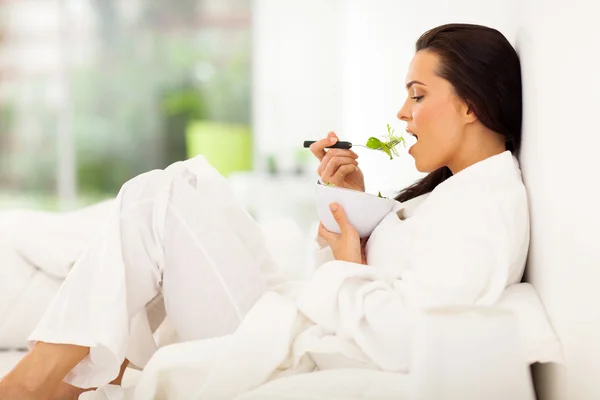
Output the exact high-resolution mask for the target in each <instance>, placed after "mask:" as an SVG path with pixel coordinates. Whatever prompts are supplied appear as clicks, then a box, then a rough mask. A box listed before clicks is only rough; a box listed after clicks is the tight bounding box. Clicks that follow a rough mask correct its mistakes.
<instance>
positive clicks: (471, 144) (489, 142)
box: [448, 128, 506, 174]
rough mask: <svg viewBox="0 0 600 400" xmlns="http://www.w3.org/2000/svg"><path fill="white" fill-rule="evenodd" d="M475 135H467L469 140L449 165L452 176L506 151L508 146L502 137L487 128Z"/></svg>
mask: <svg viewBox="0 0 600 400" xmlns="http://www.w3.org/2000/svg"><path fill="white" fill-rule="evenodd" d="M473 133H474V134H467V135H466V137H467V139H468V140H465V142H464V143H463V145H462V146H461V148H460V149H459V151H458V152H457V155H456V157H454V159H453V160H452V161H451V162H450V163H448V168H450V170H451V171H452V174H456V173H458V172H460V171H462V170H463V169H465V168H467V167H470V166H471V165H473V164H475V163H478V162H479V161H483V160H485V159H487V158H490V157H493V156H495V155H498V154H501V153H504V152H505V151H506V144H505V142H504V138H503V137H502V135H500V134H497V133H495V132H493V131H490V130H489V129H487V128H486V129H483V130H480V131H479V132H473ZM469 139H470V140H469Z"/></svg>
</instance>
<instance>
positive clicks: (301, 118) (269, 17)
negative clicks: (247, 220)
mask: <svg viewBox="0 0 600 400" xmlns="http://www.w3.org/2000/svg"><path fill="white" fill-rule="evenodd" d="M340 1H341V0H327V1H321V0H302V1H298V0H255V1H254V7H253V46H254V51H253V108H254V111H253V125H254V133H255V137H256V152H257V156H258V157H257V159H258V160H260V158H261V157H262V156H264V155H267V154H276V155H278V157H279V158H278V161H279V162H280V164H281V165H282V167H283V168H288V167H290V165H288V164H290V163H292V162H293V159H294V155H295V154H294V153H295V151H296V150H297V149H301V148H302V142H303V141H304V140H311V139H320V138H322V137H325V136H326V135H327V132H328V131H330V130H334V129H336V127H339V126H340V125H341V118H340V110H341V104H340V98H341V96H340V90H341V75H340V62H341V58H340V56H339V43H340V41H341V38H340V29H339V15H340V13H339V8H340Z"/></svg>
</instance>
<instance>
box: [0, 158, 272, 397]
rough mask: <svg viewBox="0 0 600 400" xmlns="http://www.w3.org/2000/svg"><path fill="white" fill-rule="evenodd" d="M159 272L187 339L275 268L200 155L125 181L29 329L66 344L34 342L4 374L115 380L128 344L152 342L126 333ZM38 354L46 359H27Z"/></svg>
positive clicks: (46, 385)
mask: <svg viewBox="0 0 600 400" xmlns="http://www.w3.org/2000/svg"><path fill="white" fill-rule="evenodd" d="M165 265H166V268H165ZM163 270H164V273H165V280H164V284H165V297H166V298H165V303H166V308H167V310H168V312H169V313H170V314H171V315H170V319H172V320H173V324H174V326H175V328H176V330H177V331H178V333H179V334H180V336H182V337H183V338H184V339H198V338H202V337H209V336H216V335H221V334H224V333H230V332H232V331H233V330H234V329H235V328H236V326H237V324H239V322H240V320H241V319H242V318H243V316H244V315H245V313H246V312H247V311H248V310H249V309H250V307H251V306H252V305H253V304H254V302H255V301H256V300H258V298H259V297H260V296H261V295H262V293H264V291H265V290H266V288H267V287H268V284H267V278H266V274H269V273H272V272H273V271H274V265H273V262H272V260H271V258H270V255H269V254H268V251H267V250H266V247H265V244H264V239H263V238H262V234H261V232H260V229H259V228H258V226H257V225H256V223H254V221H252V220H251V218H250V217H249V215H248V214H247V213H246V212H245V211H244V210H243V209H242V208H241V207H240V206H239V205H238V204H237V203H236V202H235V201H234V199H233V194H232V192H231V190H230V189H229V187H228V185H227V182H226V180H225V179H224V178H223V177H221V176H220V175H219V174H218V173H217V172H216V171H215V170H214V169H212V167H210V166H209V165H208V164H207V163H206V162H205V161H204V160H203V159H195V160H190V161H188V162H186V163H179V164H176V165H174V166H171V167H169V168H168V169H167V170H166V171H153V172H151V173H148V174H144V175H142V176H140V177H137V178H135V179H133V180H132V181H130V182H128V183H127V184H126V185H124V187H123V189H122V190H121V192H120V193H119V196H118V198H117V201H116V202H115V205H114V208H113V210H112V213H111V215H110V216H109V217H108V219H107V220H106V224H105V226H104V228H103V229H102V231H101V234H100V235H99V236H98V237H97V238H96V240H95V242H94V243H93V244H92V246H90V248H89V250H88V251H87V252H86V253H85V254H84V255H83V257H82V258H81V259H80V260H79V261H78V262H77V264H76V265H75V267H74V268H73V270H72V271H71V273H70V274H69V276H68V277H67V279H66V281H65V283H64V284H63V286H62V287H61V290H60V291H59V293H58V295H57V296H56V298H55V299H54V301H53V302H52V304H51V305H50V307H49V310H48V311H47V313H46V315H45V316H44V318H43V319H42V321H41V322H40V324H39V325H38V327H37V328H36V330H35V331H34V333H33V334H32V336H31V339H32V340H34V341H38V342H42V343H41V344H47V343H56V344H58V345H59V346H62V347H47V346H46V345H43V346H42V345H36V346H34V348H33V351H32V352H31V353H32V354H31V355H30V356H28V357H27V358H26V359H25V360H23V362H22V363H20V364H19V366H17V368H15V370H14V371H13V372H12V373H11V375H9V376H7V379H6V381H5V382H8V383H12V384H14V385H15V386H18V383H19V382H20V381H19V378H20V379H23V378H24V377H26V376H29V375H30V374H31V375H33V374H35V375H36V376H38V379H37V380H36V381H34V383H35V385H34V386H33V387H32V385H31V382H29V383H28V384H29V389H30V390H33V391H39V389H40V388H43V389H44V391H43V392H44V393H50V392H52V390H53V389H56V387H57V386H58V385H59V384H60V382H61V381H62V379H63V378H64V376H65V375H66V374H67V373H69V371H71V372H70V373H69V376H68V377H67V378H68V379H67V381H68V382H69V383H72V384H74V385H76V386H78V387H82V388H89V387H94V386H101V385H104V384H106V383H108V382H110V381H112V380H113V379H114V378H115V377H116V376H117V375H118V373H119V369H120V368H119V367H120V366H121V363H122V362H123V360H124V358H125V356H126V355H128V354H127V353H128V350H131V349H128V348H127V345H128V343H129V344H131V343H132V342H143V341H144V340H138V339H146V340H148V337H149V338H150V340H151V333H150V332H149V330H148V332H143V333H144V334H146V336H147V337H145V338H139V337H138V336H136V338H135V339H136V340H134V341H130V339H131V338H130V335H131V332H130V324H131V321H132V319H133V318H134V317H135V316H137V315H138V314H139V313H140V312H142V311H144V306H145V305H146V304H147V303H148V302H149V301H150V300H151V299H152V298H153V297H154V296H156V294H157V293H158V292H159V291H160V285H161V284H162V279H161V275H162V273H163ZM61 344H62V345H61ZM49 349H53V350H52V351H47V350H49ZM88 351H89V354H88ZM42 356H44V359H45V360H46V361H45V364H44V365H45V366H46V367H42V366H41V365H38V364H36V363H35V362H33V360H37V359H39V357H42ZM147 357H148V358H149V355H147ZM132 361H134V360H132ZM142 361H143V360H142ZM134 363H136V362H135V361H134ZM140 364H143V362H142V363H136V365H138V366H143V365H140ZM73 365H76V367H75V368H74V369H72V370H71V369H70V368H73ZM44 368H47V369H49V371H48V370H46V369H44ZM0 397H1V396H0Z"/></svg>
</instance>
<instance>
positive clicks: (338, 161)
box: [317, 154, 358, 176]
mask: <svg viewBox="0 0 600 400" xmlns="http://www.w3.org/2000/svg"><path fill="white" fill-rule="evenodd" d="M342 165H356V166H358V161H356V159H355V158H353V157H346V156H333V157H330V156H329V154H327V155H326V156H325V157H324V158H323V161H321V165H319V168H318V169H317V173H318V174H319V176H323V174H324V173H325V171H327V170H328V168H329V171H331V175H333V174H335V171H337V169H338V168H339V167H341V166H342Z"/></svg>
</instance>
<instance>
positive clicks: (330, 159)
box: [310, 132, 365, 192]
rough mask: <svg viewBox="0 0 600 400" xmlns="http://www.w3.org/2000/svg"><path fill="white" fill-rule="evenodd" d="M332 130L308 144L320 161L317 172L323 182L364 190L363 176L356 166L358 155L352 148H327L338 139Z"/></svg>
mask: <svg viewBox="0 0 600 400" xmlns="http://www.w3.org/2000/svg"><path fill="white" fill-rule="evenodd" d="M338 140H339V139H338V137H337V135H336V134H335V133H334V132H329V134H328V135H327V138H325V139H322V140H319V141H317V142H315V143H313V144H312V145H311V146H310V151H311V152H312V153H313V154H314V155H315V157H317V158H318V159H319V161H321V165H319V168H318V169H317V173H318V174H319V176H320V177H321V182H323V183H333V184H334V185H336V186H339V187H343V188H346V189H352V190H359V191H361V192H364V191H365V178H364V176H363V173H362V171H361V170H360V168H358V161H356V159H357V158H358V155H357V154H356V153H355V152H353V151H352V150H345V149H327V150H325V148H326V147H327V146H331V145H333V144H335V143H336V142H337V141H338Z"/></svg>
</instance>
